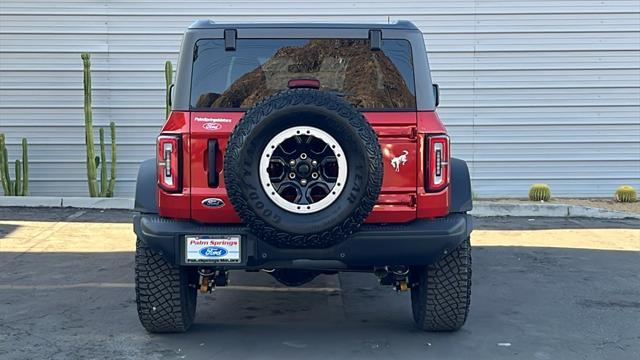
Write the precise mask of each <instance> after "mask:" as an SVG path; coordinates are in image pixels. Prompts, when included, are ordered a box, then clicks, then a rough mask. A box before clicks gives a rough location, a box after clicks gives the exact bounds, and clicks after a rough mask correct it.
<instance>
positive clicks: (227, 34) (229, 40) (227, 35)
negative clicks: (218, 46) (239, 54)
mask: <svg viewBox="0 0 640 360" xmlns="http://www.w3.org/2000/svg"><path fill="white" fill-rule="evenodd" d="M237 37H238V31H237V30H235V29H225V31H224V49H225V50H226V51H235V50H236V38H237Z"/></svg>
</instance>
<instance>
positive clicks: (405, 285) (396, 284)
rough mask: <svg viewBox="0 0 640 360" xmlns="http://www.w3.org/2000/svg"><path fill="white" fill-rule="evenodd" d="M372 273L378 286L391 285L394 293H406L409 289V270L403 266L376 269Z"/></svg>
mask: <svg viewBox="0 0 640 360" xmlns="http://www.w3.org/2000/svg"><path fill="white" fill-rule="evenodd" d="M373 273H374V274H375V275H376V276H377V277H378V279H379V280H380V285H391V286H393V288H394V290H396V291H407V290H409V288H410V286H409V282H408V279H407V277H408V275H409V269H407V268H406V267H404V266H393V267H389V266H385V267H377V268H375V269H374V270H373Z"/></svg>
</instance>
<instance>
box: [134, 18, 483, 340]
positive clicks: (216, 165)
mask: <svg viewBox="0 0 640 360" xmlns="http://www.w3.org/2000/svg"><path fill="white" fill-rule="evenodd" d="M171 90H172V91H170V92H169V97H170V98H173V104H172V112H171V115H170V116H169V118H168V119H167V121H166V123H165V124H164V126H163V127H162V131H161V132H160V135H159V136H158V139H157V153H156V158H155V159H150V160H148V161H145V162H144V163H142V165H141V166H140V170H139V173H138V179H137V187H136V199H135V201H136V205H135V206H136V211H137V212H138V214H136V216H135V218H134V229H135V233H136V235H137V239H138V240H137V244H136V247H137V250H136V257H135V262H136V267H135V271H136V301H137V306H138V315H139V317H140V321H141V322H142V325H143V326H144V327H145V328H146V329H147V330H148V331H150V332H176V331H185V330H187V329H188V328H189V326H190V325H191V324H192V322H193V320H194V316H195V308H196V297H197V293H198V291H200V292H210V291H211V290H212V289H213V288H214V287H216V286H225V285H226V284H227V283H228V273H229V272H230V271H232V270H245V271H259V270H263V271H266V272H268V273H270V274H271V275H273V276H274V277H275V278H276V279H277V280H278V281H279V282H281V283H282V284H285V285H288V286H298V285H301V284H304V283H306V282H308V281H310V280H312V279H313V278H314V277H315V276H317V275H318V274H335V273H337V272H340V271H361V272H371V273H373V274H375V275H376V276H377V277H378V278H379V279H380V282H381V284H383V285H390V286H392V287H393V288H395V289H396V290H398V291H406V290H410V291H411V305H412V308H413V318H414V320H415V322H416V324H417V325H418V327H419V328H421V329H424V330H431V331H452V330H457V329H459V328H460V327H461V326H462V325H463V324H464V322H465V320H466V317H467V313H468V309H469V299H470V289H471V248H470V244H469V236H470V233H471V230H472V218H471V216H470V215H468V214H467V212H468V211H470V210H471V207H472V203H471V186H470V181H469V172H468V169H467V165H466V163H465V162H464V161H462V160H458V159H455V158H451V157H450V150H449V138H448V136H447V133H446V130H445V128H444V126H443V125H442V123H441V121H440V119H439V118H438V115H437V114H436V112H435V109H436V106H437V105H438V98H439V90H438V86H437V85H435V84H432V81H431V76H430V71H429V65H428V61H427V54H426V50H425V46H424V40H423V36H422V33H421V32H420V31H419V30H418V28H417V27H416V26H415V25H413V24H412V23H410V22H407V21H400V22H397V23H394V24H384V25H381V24H218V23H214V22H211V21H197V22H195V23H194V24H193V25H191V26H190V27H189V29H188V30H187V31H186V33H185V35H184V39H183V42H182V48H181V53H180V58H179V62H178V70H177V78H176V83H175V86H172V88H171ZM172 94H173V96H172Z"/></svg>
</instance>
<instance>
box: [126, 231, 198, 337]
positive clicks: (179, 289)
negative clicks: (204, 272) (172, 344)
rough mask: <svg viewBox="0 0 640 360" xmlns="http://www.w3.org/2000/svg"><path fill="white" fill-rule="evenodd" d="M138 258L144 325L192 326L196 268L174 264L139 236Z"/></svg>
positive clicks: (160, 328) (155, 329)
mask: <svg viewBox="0 0 640 360" xmlns="http://www.w3.org/2000/svg"><path fill="white" fill-rule="evenodd" d="M135 261H136V269H135V271H136V304H137V306H138V317H139V318H140V322H141V323H142V326H144V328H145V329H146V330H147V331H149V332H152V333H164V332H184V331H186V330H187V329H189V327H190V326H191V324H192V323H193V319H194V318H195V314H196V299H197V296H198V293H197V290H196V286H195V284H196V283H197V280H198V278H197V277H198V275H197V272H196V271H195V269H189V268H184V267H179V266H175V265H172V264H170V263H169V262H167V261H166V260H165V259H164V258H163V257H162V256H160V254H158V253H155V252H153V251H152V250H151V249H149V248H148V247H147V246H146V245H145V244H144V243H143V242H142V241H140V240H139V239H138V240H137V242H136V259H135Z"/></svg>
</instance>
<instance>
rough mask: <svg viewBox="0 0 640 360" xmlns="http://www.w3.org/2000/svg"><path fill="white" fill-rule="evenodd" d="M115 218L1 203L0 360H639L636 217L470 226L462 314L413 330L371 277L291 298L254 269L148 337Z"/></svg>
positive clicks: (335, 280) (403, 302)
mask: <svg viewBox="0 0 640 360" xmlns="http://www.w3.org/2000/svg"><path fill="white" fill-rule="evenodd" d="M130 217H131V214H130V213H129V212H126V211H104V212H101V211H95V210H78V209H56V210H52V209H28V208H24V209H17V208H0V319H1V321H0V358H2V359H25V358H29V359H75V358H77V359H87V358H91V359H94V358H95V359H205V358H206V359H217V358H220V359H300V358H305V359H323V360H326V359H390V358H395V359H503V358H504V359H513V358H515V359H638V358H639V357H640V276H639V275H638V274H639V273H640V222H639V221H637V220H616V221H599V220H584V219H582V220H581V219H543V218H536V219H527V218H508V219H507V218H485V219H480V220H478V224H477V227H478V230H477V231H476V232H475V233H474V236H473V244H474V249H473V260H474V268H473V271H474V273H473V291H472V300H471V304H472V308H471V313H470V317H469V319H468V322H467V324H466V325H465V327H464V328H463V329H462V330H461V331H459V332H457V333H451V334H449V333H444V334H431V333H424V332H420V331H417V330H415V328H414V327H413V324H412V322H411V315H410V305H409V304H410V302H409V296H408V294H407V293H400V294H397V293H395V292H393V291H391V290H390V289H389V288H387V287H381V286H379V285H378V284H377V281H376V280H375V278H374V277H373V276H372V275H369V274H354V273H347V274H341V275H340V276H339V277H338V276H321V277H319V278H318V279H316V280H315V281H314V282H313V283H311V284H309V285H308V286H305V287H303V288H296V289H295V290H293V291H290V290H288V289H287V288H283V287H281V286H279V285H278V284H277V283H276V282H275V281H274V280H272V278H271V277H270V276H269V275H267V274H264V273H244V272H235V273H232V275H231V281H232V285H233V286H231V287H229V288H223V289H219V290H217V291H216V292H215V293H214V294H212V295H205V296H202V295H200V296H199V298H198V302H199V304H198V312H197V317H196V324H195V325H194V326H193V328H192V330H191V331H190V332H188V333H186V334H172V335H150V334H147V333H146V332H145V331H144V330H143V329H142V327H141V326H140V325H139V323H138V320H137V316H136V310H135V301H134V290H133V253H132V250H133V246H134V238H133V234H132V232H131V231H132V229H131V224H130Z"/></svg>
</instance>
